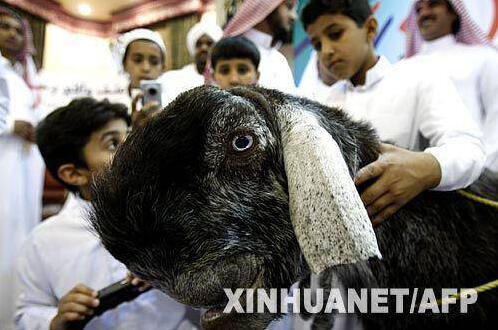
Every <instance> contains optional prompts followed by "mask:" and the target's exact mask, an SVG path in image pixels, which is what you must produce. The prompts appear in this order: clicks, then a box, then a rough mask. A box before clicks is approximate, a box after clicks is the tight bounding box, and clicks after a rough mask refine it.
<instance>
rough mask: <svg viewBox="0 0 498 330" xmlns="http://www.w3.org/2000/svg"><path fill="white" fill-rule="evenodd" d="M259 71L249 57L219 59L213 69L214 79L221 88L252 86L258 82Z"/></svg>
mask: <svg viewBox="0 0 498 330" xmlns="http://www.w3.org/2000/svg"><path fill="white" fill-rule="evenodd" d="M258 79H259V72H258V71H257V70H256V67H255V66H254V64H253V63H252V61H251V60H250V59H247V58H234V59H220V60H219V61H218V63H216V68H215V70H214V80H215V81H216V83H217V84H218V86H219V87H220V88H221V89H228V88H231V87H236V86H253V85H256V84H257V83H258Z"/></svg>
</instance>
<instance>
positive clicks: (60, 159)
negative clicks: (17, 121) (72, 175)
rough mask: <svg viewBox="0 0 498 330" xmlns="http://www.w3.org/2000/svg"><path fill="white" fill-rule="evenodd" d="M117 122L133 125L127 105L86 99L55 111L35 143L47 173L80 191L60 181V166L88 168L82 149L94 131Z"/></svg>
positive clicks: (44, 122) (49, 116) (46, 120)
mask: <svg viewBox="0 0 498 330" xmlns="http://www.w3.org/2000/svg"><path fill="white" fill-rule="evenodd" d="M114 119H123V120H125V121H126V123H127V124H128V125H130V124H131V118H130V116H129V115H128V109H127V107H126V106H125V105H124V104H120V103H110V102H109V101H108V100H107V99H106V100H103V101H97V100H95V99H93V98H91V97H85V98H79V99H74V100H73V101H71V102H70V103H69V104H68V105H66V106H64V107H61V108H58V109H56V110H54V111H53V112H52V113H50V114H49V115H48V116H47V117H46V118H45V119H44V120H43V121H42V122H41V123H40V124H39V125H38V127H37V128H36V143H37V144H38V148H39V149H40V152H41V154H42V157H43V160H44V161H45V164H46V166H47V169H48V171H49V172H50V174H52V176H53V177H54V178H55V179H56V180H57V181H58V182H60V183H61V184H62V185H63V186H64V187H66V188H67V189H68V190H70V191H72V192H78V187H76V186H72V185H69V184H67V183H65V182H63V181H62V180H61V179H60V178H59V176H58V174H57V171H58V170H59V167H60V166H62V165H64V164H74V165H75V166H77V167H87V165H86V161H85V159H84V157H83V148H84V147H85V145H86V144H87V143H88V141H89V139H90V136H91V135H92V133H93V132H95V131H98V130H99V129H101V128H102V127H104V126H105V125H106V124H107V123H109V122H110V121H111V120H114Z"/></svg>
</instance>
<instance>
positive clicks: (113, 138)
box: [83, 119, 128, 184]
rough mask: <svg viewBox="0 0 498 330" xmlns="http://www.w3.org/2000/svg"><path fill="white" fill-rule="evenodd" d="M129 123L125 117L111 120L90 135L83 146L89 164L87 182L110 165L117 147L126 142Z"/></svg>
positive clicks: (84, 156) (85, 158) (86, 161)
mask: <svg viewBox="0 0 498 330" xmlns="http://www.w3.org/2000/svg"><path fill="white" fill-rule="evenodd" d="M127 133H128V125H127V123H126V121H124V120H123V119H115V120H111V121H110V122H109V123H107V125H105V126H104V127H103V128H101V129H100V130H98V131H95V132H93V133H92V135H91V136H90V139H89V140H88V142H87V144H86V145H85V147H84V148H83V158H84V160H85V163H86V165H87V170H88V171H87V173H86V176H87V180H88V182H87V184H90V183H91V178H92V177H93V175H95V174H96V173H97V172H99V171H100V170H102V169H103V168H105V167H106V165H108V164H109V163H110V162H111V160H112V157H114V154H115V152H116V150H117V148H118V147H119V146H120V145H121V144H122V143H123V142H124V140H125V138H126V135H127Z"/></svg>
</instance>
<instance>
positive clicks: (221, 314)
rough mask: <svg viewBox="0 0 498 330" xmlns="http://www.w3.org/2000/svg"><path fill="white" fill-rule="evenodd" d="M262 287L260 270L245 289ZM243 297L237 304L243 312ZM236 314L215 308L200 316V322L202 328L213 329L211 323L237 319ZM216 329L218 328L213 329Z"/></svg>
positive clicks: (244, 306)
mask: <svg viewBox="0 0 498 330" xmlns="http://www.w3.org/2000/svg"><path fill="white" fill-rule="evenodd" d="M262 287H263V271H262V270H261V271H260V272H259V273H258V275H257V276H256V278H255V279H254V282H253V284H252V285H251V287H250V288H247V289H254V290H256V289H258V288H262ZM244 298H245V295H243V296H242V297H241V298H240V300H239V302H240V305H241V306H242V308H243V309H244V310H245V309H246V301H245V299H244ZM237 314H238V313H237V312H236V311H234V310H231V311H230V312H228V313H226V312H225V306H221V305H220V306H215V307H212V308H209V309H208V310H207V311H206V312H205V313H204V314H202V316H201V322H202V326H203V328H213V327H212V323H216V324H220V325H221V324H223V323H225V321H226V320H228V319H234V318H236V317H237ZM214 328H218V327H214Z"/></svg>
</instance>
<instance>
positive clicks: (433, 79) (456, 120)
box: [327, 57, 485, 190]
mask: <svg viewBox="0 0 498 330" xmlns="http://www.w3.org/2000/svg"><path fill="white" fill-rule="evenodd" d="M327 104H328V105H330V106H338V107H341V108H342V109H344V111H346V112H347V113H348V114H350V115H351V116H352V117H353V118H354V119H356V120H366V121H369V122H370V123H371V124H372V126H373V127H374V128H375V129H376V130H377V133H378V134H379V137H380V138H381V140H384V141H389V142H391V143H395V144H396V145H398V146H400V147H403V148H406V149H409V150H414V151H425V152H429V153H431V154H432V155H433V156H434V157H435V158H436V159H437V160H438V162H439V164H440V166H441V171H442V178H441V182H440V183H439V185H438V186H437V187H436V189H435V190H454V189H459V188H463V187H466V186H468V185H470V184H471V183H472V182H474V181H475V180H476V179H477V178H478V176H479V174H480V172H481V170H482V167H483V164H484V160H485V153H484V147H483V144H482V141H481V138H482V133H481V132H480V130H479V128H478V126H477V124H476V123H474V121H473V120H472V118H471V116H470V113H469V111H468V110H467V109H466V107H465V105H464V103H463V101H462V100H461V98H460V97H459V95H458V92H457V91H456V88H455V86H454V85H453V84H452V83H451V81H450V80H449V79H448V78H445V77H444V76H443V75H434V74H431V72H430V71H429V70H427V68H426V67H424V66H423V65H418V63H416V62H415V61H412V60H403V61H400V62H398V63H397V64H396V65H391V63H389V61H388V60H387V59H386V58H385V57H380V59H379V60H378V62H377V63H376V64H375V66H374V67H373V68H371V69H370V70H369V71H368V72H367V75H366V81H365V84H364V85H361V86H353V85H352V83H351V82H350V81H345V80H342V81H339V82H337V83H336V84H334V85H333V86H332V89H331V93H330V95H329V98H328V100H327Z"/></svg>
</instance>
